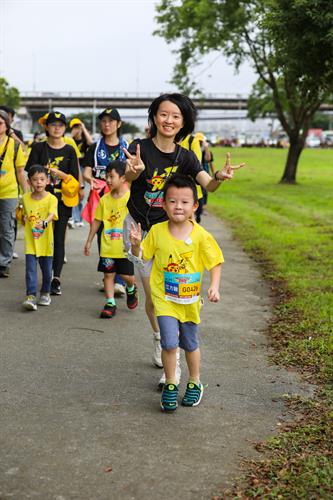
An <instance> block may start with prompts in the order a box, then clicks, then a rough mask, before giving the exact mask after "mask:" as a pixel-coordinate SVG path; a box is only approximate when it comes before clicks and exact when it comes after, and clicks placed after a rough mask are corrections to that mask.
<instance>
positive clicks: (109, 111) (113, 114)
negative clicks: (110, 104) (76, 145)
mask: <svg viewBox="0 0 333 500" xmlns="http://www.w3.org/2000/svg"><path fill="white" fill-rule="evenodd" d="M103 116H109V117H110V118H111V119H112V120H116V121H117V122H120V121H121V118H120V114H119V112H118V110H117V109H116V108H106V109H104V111H102V113H100V114H99V115H98V118H99V119H100V120H101V119H102V118H103Z"/></svg>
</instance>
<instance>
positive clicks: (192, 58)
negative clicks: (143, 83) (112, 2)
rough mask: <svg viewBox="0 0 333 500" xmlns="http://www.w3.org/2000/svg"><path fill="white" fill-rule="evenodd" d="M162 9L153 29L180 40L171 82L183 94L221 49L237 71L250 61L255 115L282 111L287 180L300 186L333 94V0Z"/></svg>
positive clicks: (230, 1) (201, 2)
mask: <svg viewBox="0 0 333 500" xmlns="http://www.w3.org/2000/svg"><path fill="white" fill-rule="evenodd" d="M157 13H158V15H157V22H158V24H159V25H160V27H159V29H158V30H157V31H156V32H155V34H158V35H160V36H163V37H164V38H165V39H166V41H167V42H168V43H170V42H173V41H177V40H180V49H179V59H178V63H177V65H176V67H175V71H174V75H173V80H172V81H173V83H176V84H177V85H178V86H179V87H180V88H181V89H182V90H183V91H192V92H193V89H194V88H195V82H193V81H191V79H190V77H189V73H190V70H191V67H193V66H197V65H198V63H199V62H200V60H201V59H202V55H204V54H207V53H209V52H211V51H222V52H223V53H224V55H225V56H226V57H227V58H228V59H229V60H230V61H231V62H232V63H233V64H234V66H235V68H236V69H238V68H239V66H240V64H241V63H242V62H243V61H244V60H249V61H250V63H251V64H252V66H253V68H254V70H255V71H256V73H257V74H258V77H259V78H258V81H257V82H256V83H255V85H254V86H253V89H252V92H251V95H250V98H249V115H250V116H251V117H252V118H256V117H258V116H265V114H266V115H267V114H268V113H272V112H274V114H276V116H277V118H278V119H279V121H280V123H281V125H282V127H283V129H284V130H285V132H286V134H287V135H288V137H289V143H290V147H289V151H288V156H287V161H286V165H285V169H284V173H283V176H282V179H281V182H285V183H295V182H296V172H297V165H298V160H299V157H300V154H301V152H302V150H303V148H304V145H305V139H306V136H307V132H308V129H309V127H310V123H311V121H312V119H313V117H314V114H315V113H316V111H317V110H318V109H319V107H320V105H321V104H322V103H323V102H324V101H326V100H329V98H330V96H331V94H332V93H333V64H332V54H333V0H183V1H173V0H162V1H160V3H159V4H158V6H157Z"/></svg>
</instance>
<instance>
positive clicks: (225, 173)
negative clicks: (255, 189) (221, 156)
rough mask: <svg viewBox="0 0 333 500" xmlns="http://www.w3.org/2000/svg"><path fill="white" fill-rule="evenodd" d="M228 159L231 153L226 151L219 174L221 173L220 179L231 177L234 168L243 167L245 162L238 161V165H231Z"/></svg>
mask: <svg viewBox="0 0 333 500" xmlns="http://www.w3.org/2000/svg"><path fill="white" fill-rule="evenodd" d="M230 160H231V154H230V153H227V157H226V161H225V164H224V167H223V168H222V170H221V171H220V174H222V179H224V180H228V179H232V178H233V176H234V170H239V169H240V168H242V167H245V163H240V164H239V165H231V163H230Z"/></svg>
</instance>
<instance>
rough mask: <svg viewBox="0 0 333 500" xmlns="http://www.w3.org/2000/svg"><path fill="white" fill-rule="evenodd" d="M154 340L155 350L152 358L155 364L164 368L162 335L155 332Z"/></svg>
mask: <svg viewBox="0 0 333 500" xmlns="http://www.w3.org/2000/svg"><path fill="white" fill-rule="evenodd" d="M153 342H154V352H153V356H152V360H153V363H154V365H155V366H157V367H158V368H163V363H162V357H161V354H162V348H161V337H160V335H159V334H156V333H154V334H153Z"/></svg>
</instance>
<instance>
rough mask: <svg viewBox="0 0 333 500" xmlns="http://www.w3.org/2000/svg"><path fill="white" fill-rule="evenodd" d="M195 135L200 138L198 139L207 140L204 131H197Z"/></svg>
mask: <svg viewBox="0 0 333 500" xmlns="http://www.w3.org/2000/svg"><path fill="white" fill-rule="evenodd" d="M195 137H196V138H197V139H198V141H204V140H205V136H204V135H203V133H202V132H197V133H196V134H195Z"/></svg>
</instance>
